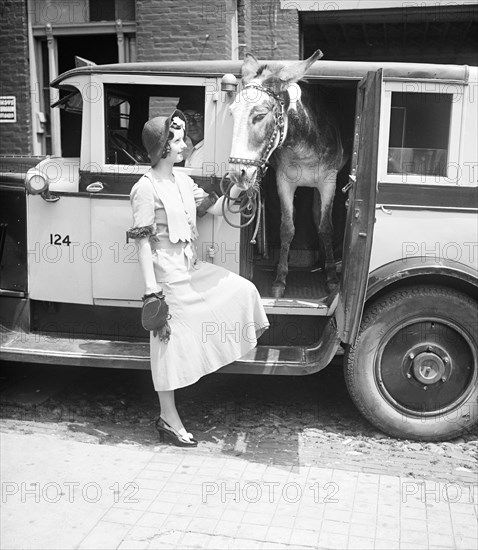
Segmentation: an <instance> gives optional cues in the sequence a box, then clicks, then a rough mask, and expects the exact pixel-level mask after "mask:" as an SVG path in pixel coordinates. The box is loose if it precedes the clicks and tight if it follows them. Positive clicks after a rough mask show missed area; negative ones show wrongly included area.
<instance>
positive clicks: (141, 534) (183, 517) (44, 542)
mask: <svg viewBox="0 0 478 550" xmlns="http://www.w3.org/2000/svg"><path fill="white" fill-rule="evenodd" d="M31 424H32V428H31V429H29V428H28V425H27V426H26V428H25V429H24V430H23V432H22V433H15V432H14V431H12V430H11V429H9V427H8V421H2V422H1V423H0V429H1V438H0V444H1V448H0V450H1V488H2V506H1V516H0V522H1V534H0V547H1V548H2V549H5V550H9V549H35V550H37V549H43V548H45V549H46V548H51V549H56V548H58V549H60V548H61V549H113V548H115V549H116V548H117V549H175V548H181V549H183V548H210V549H222V548H224V549H226V548H232V549H263V550H266V549H289V548H290V549H292V548H293V549H297V550H308V549H312V548H318V549H395V548H397V549H413V550H420V549H435V548H436V549H445V548H446V549H455V548H456V549H466V550H476V549H477V548H478V523H477V517H478V477H477V482H476V483H475V482H473V481H456V482H453V481H443V480H434V479H425V478H420V479H419V478H414V477H407V476H399V475H385V474H382V473H366V472H364V471H363V470H364V469H363V468H362V469H361V471H352V470H345V469H341V468H328V467H324V468H321V467H317V466H300V465H292V464H291V465H290V466H289V465H287V464H282V465H277V464H276V465H274V464H272V463H271V464H266V463H264V462H255V461H253V460H251V458H250V457H246V456H245V455H244V453H243V452H242V451H243V450H244V448H245V447H247V444H248V442H247V437H245V438H244V440H243V441H238V442H237V456H231V455H230V454H224V453H221V452H220V451H215V452H213V453H211V452H209V451H208V452H205V451H204V449H202V447H201V444H200V445H199V447H198V448H196V449H181V448H177V447H174V446H171V445H168V444H163V445H161V444H160V445H157V446H154V447H150V448H144V447H141V448H138V447H137V446H134V445H128V444H119V445H98V444H91V443H84V442H79V441H73V440H71V439H68V438H64V437H59V434H58V433H55V431H54V430H52V429H51V428H50V429H45V430H44V431H43V432H42V430H41V423H31ZM241 447H242V449H241ZM299 451H300V440H299Z"/></svg>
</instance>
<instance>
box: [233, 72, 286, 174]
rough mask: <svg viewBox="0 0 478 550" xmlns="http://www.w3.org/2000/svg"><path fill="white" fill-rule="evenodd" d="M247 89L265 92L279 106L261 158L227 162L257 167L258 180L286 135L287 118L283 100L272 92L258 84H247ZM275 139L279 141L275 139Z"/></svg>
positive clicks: (236, 158)
mask: <svg viewBox="0 0 478 550" xmlns="http://www.w3.org/2000/svg"><path fill="white" fill-rule="evenodd" d="M248 88H255V89H256V90H260V91H261V92H265V93H266V94H267V95H268V96H269V97H272V98H273V99H275V100H276V101H277V103H278V104H279V107H280V108H279V109H275V111H274V131H273V132H272V134H271V136H270V138H269V142H268V143H267V146H266V147H265V149H264V151H263V153H262V156H261V158H260V159H259V160H254V159H246V158H240V157H229V162H230V163H231V164H242V165H246V166H257V167H258V168H259V169H260V172H261V173H260V179H262V177H264V175H265V173H266V172H267V168H268V167H269V158H270V156H271V155H272V153H273V152H274V151H275V150H276V149H277V148H278V147H280V146H281V145H282V144H283V143H284V141H285V138H286V135H287V117H286V116H285V108H284V100H283V99H282V98H281V97H279V96H278V95H277V94H276V93H275V92H273V91H272V90H271V89H269V88H264V86H261V85H260V84H254V83H251V84H247V85H246V86H244V89H245V90H247V89H248ZM277 137H278V138H279V139H277Z"/></svg>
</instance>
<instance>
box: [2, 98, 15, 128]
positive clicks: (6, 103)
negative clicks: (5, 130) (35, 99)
mask: <svg viewBox="0 0 478 550" xmlns="http://www.w3.org/2000/svg"><path fill="white" fill-rule="evenodd" d="M16 121H17V100H16V97H15V96H14V95H2V96H0V122H16Z"/></svg>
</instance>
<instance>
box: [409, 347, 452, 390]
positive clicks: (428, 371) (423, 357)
mask: <svg viewBox="0 0 478 550" xmlns="http://www.w3.org/2000/svg"><path fill="white" fill-rule="evenodd" d="M412 373H413V375H414V376H415V378H416V379H417V380H418V381H419V382H421V383H422V384H426V385H430V384H435V383H436V382H438V381H439V380H441V379H442V378H443V376H444V374H445V363H444V361H443V359H442V358H441V357H440V356H439V355H437V354H436V353H433V352H423V353H420V354H419V355H418V356H417V357H415V359H413V362H412Z"/></svg>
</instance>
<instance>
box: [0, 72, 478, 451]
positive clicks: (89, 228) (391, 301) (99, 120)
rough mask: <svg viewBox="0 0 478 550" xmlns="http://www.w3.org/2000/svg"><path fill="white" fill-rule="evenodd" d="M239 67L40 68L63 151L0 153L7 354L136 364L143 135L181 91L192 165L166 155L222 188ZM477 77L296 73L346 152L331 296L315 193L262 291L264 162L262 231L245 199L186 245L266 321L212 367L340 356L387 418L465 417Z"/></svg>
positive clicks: (0, 274)
mask: <svg viewBox="0 0 478 550" xmlns="http://www.w3.org/2000/svg"><path fill="white" fill-rule="evenodd" d="M225 75H226V76H225ZM240 80H241V62H240V61H203V62H174V63H173V62H154V63H153V62H151V63H122V64H121V63H120V64H111V65H92V64H88V65H85V66H81V67H78V68H75V69H72V70H70V71H68V72H66V73H64V74H62V75H60V76H59V77H57V78H56V79H55V80H54V81H53V82H52V83H51V86H52V87H54V88H57V89H59V93H60V99H59V101H58V102H57V104H56V108H58V109H60V110H61V113H62V115H61V116H62V127H61V141H62V144H63V145H64V147H63V149H64V150H65V151H68V156H46V157H43V158H31V157H2V158H1V160H0V163H1V166H0V193H1V203H2V215H1V216H2V217H1V229H2V239H1V241H0V244H1V264H0V265H1V271H0V303H1V308H0V309H1V313H0V321H1V325H2V333H1V334H2V339H1V346H0V359H1V360H4V361H21V362H24V363H37V364H59V365H65V366H68V365H79V366H88V367H111V368H130V369H148V368H149V334H147V332H145V331H144V330H143V329H142V327H141V323H140V307H141V305H142V301H141V296H142V294H143V291H144V289H143V288H142V279H141V274H140V270H139V265H138V259H137V255H136V247H135V243H134V242H133V241H131V240H130V239H128V237H127V230H128V228H129V227H130V226H131V223H132V214H131V207H130V202H129V193H130V191H131V188H132V186H133V185H134V183H135V182H136V181H137V180H138V179H139V178H140V177H141V175H142V174H144V173H145V172H146V170H148V157H147V155H146V153H145V151H144V148H143V146H142V143H141V131H142V128H143V125H144V123H145V122H146V121H147V120H148V119H150V118H151V117H153V116H156V115H166V114H170V113H171V111H172V109H173V108H175V106H176V105H177V103H178V101H179V99H180V98H181V96H182V95H183V94H185V93H188V94H191V93H193V94H194V93H196V94H198V95H199V96H200V97H202V98H203V99H204V128H205V138H204V162H203V164H202V166H200V167H192V168H185V167H178V168H177V169H178V170H184V171H186V172H187V173H188V174H189V175H190V176H191V177H192V178H193V179H194V180H195V181H196V183H197V184H198V185H200V186H201V187H203V188H204V189H206V190H207V191H208V192H210V191H213V190H214V191H215V192H217V193H218V194H220V193H221V185H220V183H221V181H223V180H227V178H228V158H229V154H230V150H231V140H232V137H231V136H232V123H233V121H232V117H231V115H230V112H229V106H230V104H231V102H233V101H234V98H235V94H236V93H237V90H238V89H240V86H241V82H240ZM231 82H232V85H231ZM234 82H235V84H234ZM477 83H478V69H477V67H469V66H461V65H434V64H413V63H366V62H335V61H318V62H315V63H314V64H313V65H312V66H311V68H310V69H309V71H308V73H307V85H308V86H311V87H315V86H317V87H319V88H320V89H321V90H322V91H323V92H324V93H325V94H327V97H328V106H329V107H330V109H335V111H336V112H337V113H338V117H339V124H340V131H341V135H342V140H343V143H344V145H345V148H346V150H348V151H349V162H348V163H347V164H346V165H345V167H344V168H343V170H342V171H341V172H340V173H339V176H338V181H337V188H336V193H335V200H334V210H333V223H334V230H335V243H334V249H335V256H336V259H337V270H338V272H339V278H340V285H339V288H338V290H336V291H334V292H328V291H327V288H326V285H325V274H324V267H323V263H322V259H321V254H320V247H319V245H318V242H317V236H316V233H315V231H313V229H312V228H313V221H312V216H311V213H310V202H311V195H310V191H311V190H310V189H306V188H300V189H298V191H297V194H296V198H295V211H296V235H295V237H294V241H293V243H292V247H291V251H290V256H289V276H288V280H287V290H286V294H285V295H284V297H283V298H274V297H273V296H272V295H271V292H270V286H271V282H272V279H273V273H274V269H275V264H276V262H277V258H278V252H279V249H280V239H279V225H280V208H279V206H278V205H279V203H278V199H277V191H276V189H275V185H274V172H273V170H272V169H271V170H269V171H268V173H267V175H266V176H265V178H264V180H263V181H262V184H261V187H262V189H263V201H262V202H261V205H260V209H261V213H262V218H261V222H260V224H259V226H258V228H257V235H256V236H255V235H253V232H254V224H247V225H246V224H244V223H242V217H241V214H240V213H237V212H232V213H231V212H229V213H228V215H226V216H224V217H221V216H219V217H213V216H211V215H208V214H206V215H205V216H203V217H201V218H200V219H199V233H200V240H199V242H198V254H199V256H200V258H201V259H202V260H203V261H207V262H213V263H215V264H217V265H221V266H223V267H225V268H227V269H230V270H232V271H234V272H236V273H239V274H241V275H243V276H244V277H247V278H249V279H250V280H252V281H253V282H254V284H255V285H256V286H257V288H258V290H259V292H260V294H261V299H262V302H263V305H264V307H265V309H266V312H267V314H268V316H269V319H270V322H271V327H270V329H269V330H268V331H266V333H265V334H264V335H263V336H262V337H261V339H260V340H259V344H258V346H257V348H255V349H254V350H252V351H251V352H250V353H248V354H247V355H246V356H244V357H242V358H241V359H240V360H239V361H237V362H235V363H233V364H231V365H227V366H225V367H223V368H222V369H221V371H220V372H223V373H247V374H262V375H264V374H268V375H288V376H294V375H310V374H313V373H316V372H318V371H320V370H322V369H324V368H326V367H327V366H328V365H329V364H330V367H329V368H337V364H340V363H341V362H342V361H339V362H337V361H334V362H332V359H333V358H334V357H335V356H339V357H341V356H343V357H341V360H342V359H343V364H344V369H345V380H346V384H347V387H348V390H349V393H350V396H351V398H352V400H353V401H354V403H355V404H356V406H357V408H358V410H359V411H360V412H361V413H362V414H363V415H364V417H365V418H366V419H368V420H369V421H370V422H371V423H372V424H373V425H374V426H376V427H377V428H378V429H380V430H382V431H384V432H385V433H387V434H389V435H391V436H394V437H399V438H406V439H418V440H432V441H437V440H443V439H451V438H454V437H457V436H458V435H460V434H462V433H464V432H467V431H469V430H472V429H473V427H475V426H476V424H477V423H478V361H477V354H478V318H477V315H478V313H477V312H478V308H477V287H478V265H477V263H478V260H477V256H478V238H477V237H478V224H477V209H478V203H477V185H478V162H477V151H478V147H477V136H478V129H477V121H478V107H477V105H478V102H477V91H478V87H477ZM253 237H254V238H253ZM185 344H186V343H185Z"/></svg>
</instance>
